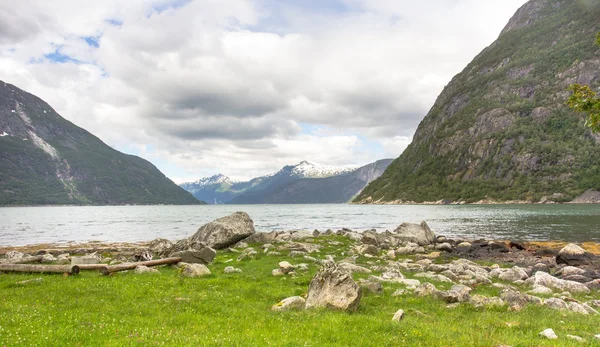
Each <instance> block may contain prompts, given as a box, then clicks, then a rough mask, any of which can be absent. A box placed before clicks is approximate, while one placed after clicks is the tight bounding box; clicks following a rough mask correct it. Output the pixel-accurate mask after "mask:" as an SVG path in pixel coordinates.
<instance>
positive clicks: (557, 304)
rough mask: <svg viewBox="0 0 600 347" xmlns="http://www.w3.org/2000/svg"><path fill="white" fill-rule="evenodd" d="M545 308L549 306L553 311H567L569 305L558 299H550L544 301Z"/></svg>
mask: <svg viewBox="0 0 600 347" xmlns="http://www.w3.org/2000/svg"><path fill="white" fill-rule="evenodd" d="M544 306H548V307H549V308H551V309H553V310H559V311H567V310H568V309H569V305H567V303H566V302H565V301H564V300H561V299H558V298H550V299H546V300H544Z"/></svg>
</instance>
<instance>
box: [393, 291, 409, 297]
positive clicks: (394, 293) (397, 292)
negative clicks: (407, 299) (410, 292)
mask: <svg viewBox="0 0 600 347" xmlns="http://www.w3.org/2000/svg"><path fill="white" fill-rule="evenodd" d="M406 293H407V291H406V289H398V290H396V291H395V292H393V293H392V296H403V295H406Z"/></svg>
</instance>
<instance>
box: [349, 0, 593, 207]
mask: <svg viewBox="0 0 600 347" xmlns="http://www.w3.org/2000/svg"><path fill="white" fill-rule="evenodd" d="M598 18H600V2H598V1H566V0H562V1H559V0H532V1H529V2H528V3H526V4H525V5H524V6H523V7H522V8H521V9H519V10H518V11H517V13H516V14H515V15H514V17H513V18H512V19H511V20H510V21H509V23H508V24H507V26H506V27H505V29H504V30H503V31H502V33H501V34H500V37H499V38H498V40H497V41H495V42H494V43H493V44H492V45H491V46H489V47H488V48H486V49H485V50H484V51H483V52H481V53H480V54H479V55H478V56H477V57H476V58H475V59H474V60H473V61H472V62H471V63H470V64H469V65H468V66H467V67H466V68H465V69H464V70H463V71H462V72H461V73H459V74H458V75H456V76H455V77H454V78H453V79H452V81H451V82H450V83H449V84H448V86H447V87H446V88H445V89H444V90H443V91H442V93H441V94H440V96H439V97H438V99H437V100H436V102H435V104H434V105H433V107H432V108H431V110H430V111H429V113H428V114H427V116H426V117H425V118H424V119H423V121H422V122H421V124H420V125H419V127H418V129H417V132H416V133H415V136H414V139H413V142H412V143H411V145H410V146H409V147H408V148H407V149H406V151H405V152H404V153H403V154H402V155H401V156H400V157H399V158H398V159H397V160H395V161H394V162H393V163H392V164H391V165H390V166H389V168H388V169H387V171H386V172H385V173H384V174H383V175H382V176H381V177H380V178H379V179H377V180H375V181H374V182H373V183H372V184H371V185H369V186H368V187H367V188H366V189H365V190H364V191H363V193H362V194H361V195H360V196H359V197H358V198H357V201H362V202H365V201H396V202H401V201H404V202H406V201H415V202H423V201H436V200H442V199H448V200H451V201H452V200H453V201H459V200H463V201H467V202H473V201H477V200H480V199H486V198H487V199H495V200H503V201H506V200H527V201H538V200H540V199H541V198H542V197H544V196H553V197H555V198H556V199H557V200H559V201H566V200H570V199H572V198H574V197H575V196H577V195H579V194H581V193H582V192H583V191H585V190H587V189H590V188H592V189H597V188H600V166H599V165H598V158H600V144H599V138H598V137H597V136H595V135H593V134H591V133H590V132H589V131H588V130H587V129H586V128H585V127H584V125H583V124H584V116H583V115H581V114H576V113H573V112H571V111H570V110H569V109H568V108H567V107H566V106H565V101H566V99H567V98H568V96H569V92H568V91H567V88H568V87H569V85H570V84H572V83H581V84H590V85H591V86H592V87H593V88H598V87H599V86H600V47H598V46H597V45H594V38H595V34H596V32H597V31H599V30H600V21H598ZM555 193H556V194H555ZM546 200H547V199H546Z"/></svg>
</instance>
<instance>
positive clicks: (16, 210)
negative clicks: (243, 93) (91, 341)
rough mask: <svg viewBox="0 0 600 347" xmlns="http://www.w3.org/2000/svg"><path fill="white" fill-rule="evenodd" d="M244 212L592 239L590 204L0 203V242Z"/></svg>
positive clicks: (170, 234)
mask: <svg viewBox="0 0 600 347" xmlns="http://www.w3.org/2000/svg"><path fill="white" fill-rule="evenodd" d="M235 211H245V212H247V213H248V214H249V215H250V217H252V219H253V220H254V223H255V227H256V230H257V231H273V230H311V231H312V230H314V229H319V230H321V231H325V230H327V229H329V228H330V229H333V230H337V229H341V228H344V227H345V228H350V229H353V230H361V231H362V230H365V229H377V230H378V231H385V230H386V229H387V230H393V229H394V228H395V227H396V226H398V225H399V224H401V223H402V222H416V223H418V222H420V221H422V220H425V221H427V223H428V224H429V225H430V227H431V228H432V229H433V230H434V231H435V232H436V233H437V234H441V235H446V236H450V237H454V238H464V239H479V238H484V239H502V240H507V239H510V240H562V241H573V242H583V241H600V206H598V205H462V206H455V205H450V206H427V205H384V206H378V205H344V204H339V205H338V204H332V205H212V206H79V207H73V206H65V207H6V208H0V245H2V246H17V245H29V244H38V243H69V242H75V243H79V242H85V241H106V242H113V241H114V242H116V241H149V240H152V239H154V238H157V237H162V238H166V239H170V240H176V239H181V238H185V237H188V236H190V235H191V234H193V233H194V232H195V231H196V230H197V229H198V227H200V226H201V225H202V224H204V223H207V222H210V221H211V220H214V219H216V218H219V217H222V216H225V215H228V214H230V213H233V212H235Z"/></svg>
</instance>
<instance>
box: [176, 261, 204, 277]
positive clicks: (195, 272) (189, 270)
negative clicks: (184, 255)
mask: <svg viewBox="0 0 600 347" xmlns="http://www.w3.org/2000/svg"><path fill="white" fill-rule="evenodd" d="M179 266H181V267H182V270H181V274H182V275H183V276H186V277H203V276H207V275H210V270H209V269H208V268H207V267H206V265H204V264H188V263H184V262H181V263H179Z"/></svg>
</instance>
